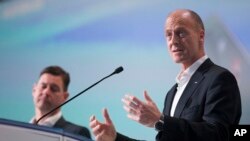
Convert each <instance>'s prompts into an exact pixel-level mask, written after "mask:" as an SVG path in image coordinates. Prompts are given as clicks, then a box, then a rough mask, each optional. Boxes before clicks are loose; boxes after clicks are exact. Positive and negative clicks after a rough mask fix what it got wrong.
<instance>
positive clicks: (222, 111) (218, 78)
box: [90, 9, 241, 141]
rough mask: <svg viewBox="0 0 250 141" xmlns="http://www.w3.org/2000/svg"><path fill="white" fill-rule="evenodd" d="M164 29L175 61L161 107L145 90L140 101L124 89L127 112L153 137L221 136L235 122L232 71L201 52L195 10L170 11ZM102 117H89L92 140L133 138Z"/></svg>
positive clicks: (193, 140) (190, 140)
mask: <svg viewBox="0 0 250 141" xmlns="http://www.w3.org/2000/svg"><path fill="white" fill-rule="evenodd" d="M165 35H166V40H167V44H168V50H169V53H170V55H171V57H172V58H173V60H174V62H176V63H179V64H180V65H181V71H180V73H179V74H178V75H177V77H176V84H175V85H174V86H173V87H172V88H171V89H170V91H169V92H168V93H167V96H166V99H165V105H164V109H163V112H162V113H161V112H160V111H159V110H158V108H157V106H156V104H155V103H154V102H153V100H152V99H151V98H150V97H149V95H148V94H147V92H146V91H145V92H144V97H145V101H141V100H139V99H138V98H136V97H135V96H132V95H126V96H125V97H124V98H123V99H122V101H123V103H124V109H125V110H126V111H127V112H128V117H129V118H130V119H132V120H135V121H137V122H138V123H141V124H143V125H145V126H147V127H152V128H155V129H156V130H157V131H158V134H157V135H156V140H157V141H210V140H212V141H227V140H228V138H229V126H230V125H234V124H238V123H239V120H240V117H241V99H240V92H239V88H238V84H237V81H236V79H235V77H234V76H233V75H232V74H231V73H230V72H229V71H228V70H226V69H224V68H222V67H220V66H217V65H215V64H214V63H213V62H212V61H211V60H210V59H209V58H208V56H207V55H206V54H205V51H204V39H205V38H204V37H205V29H204V25H203V22H202V20H201V18H200V17H199V15H198V14H197V13H195V12H194V11H191V10H188V9H179V10H176V11H173V12H171V13H170V14H169V15H168V17H167V20H166V25H165ZM103 116H104V118H105V122H104V123H101V122H99V121H98V120H97V119H96V118H95V117H94V116H92V117H91V118H90V127H91V128H92V132H93V134H94V136H95V138H96V140H97V141H136V140H135V139H131V138H129V137H126V136H124V135H122V134H120V133H117V132H116V130H115V127H114V125H113V123H112V121H111V119H110V117H109V114H108V112H107V110H106V109H105V110H104V112H103Z"/></svg>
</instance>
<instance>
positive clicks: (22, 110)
mask: <svg viewBox="0 0 250 141" xmlns="http://www.w3.org/2000/svg"><path fill="white" fill-rule="evenodd" d="M249 5H250V3H249V2H248V1H247V0H239V1H236V0H219V1H218V0H209V1H202V0H200V1H194V0H155V1H146V0H126V1H121V0H120V1H118V0H105V1H104V0H103V1H100V0H99V1H98V0H91V1H87V0H70V1H69V0H53V1H52V0H9V1H8V0H2V1H0V88H1V89H0V118H6V119H12V120H17V121H24V122H28V121H29V120H30V119H31V117H32V116H33V115H34V108H33V100H32V95H31V91H32V86H33V84H34V83H35V82H36V81H37V79H38V75H39V73H40V71H41V69H43V68H44V67H46V66H48V65H60V66H62V67H63V68H65V69H66V70H67V71H68V72H70V74H71V84H70V87H69V92H70V93H71V96H74V95H75V94H77V93H79V92H80V91H82V90H83V89H85V88H87V87H88V86H90V85H92V84H93V83H95V82H96V81H98V80H99V79H101V78H102V77H104V76H106V75H108V74H110V73H111V72H113V70H114V69H115V68H117V67H118V66H123V67H124V71H123V72H122V73H121V74H118V75H115V76H113V77H111V78H109V79H107V80H105V81H104V82H102V83H100V84H99V85H97V86H96V87H94V88H92V89H90V90H89V91H87V92H86V93H84V94H83V95H81V96H80V97H78V98H77V99H75V100H74V101H72V102H70V103H68V104H67V105H65V106H64V107H63V113H64V116H65V117H66V118H67V119H68V120H70V121H72V122H75V123H77V124H80V125H84V126H86V127H88V124H89V117H90V116H91V115H93V114H94V115H96V116H97V118H98V119H100V120H101V121H103V118H102V114H101V110H102V109H103V108H104V107H106V108H108V110H109V113H110V116H111V117H112V119H113V122H114V124H115V126H116V129H117V130H118V131H119V132H121V133H124V134H126V135H128V136H130V137H133V138H138V139H145V140H154V137H155V135H156V132H155V131H154V129H152V128H145V127H144V126H142V125H140V124H138V123H136V122H134V121H132V120H129V119H128V118H127V117H126V112H125V111H124V110H123V108H122V102H121V98H122V97H123V96H124V95H125V94H127V93H130V94H133V95H136V96H137V97H139V98H140V99H143V91H144V90H148V92H149V94H150V96H151V97H152V99H153V100H154V101H155V102H156V103H157V105H158V107H159V109H162V108H163V102H164V98H165V95H166V93H167V91H168V90H169V89H170V88H171V87H172V85H173V84H174V83H175V76H176V75H177V74H178V72H179V69H180V68H179V65H176V64H175V63H173V61H172V59H171V58H170V57H169V54H168V52H167V45H166V41H165V39H164V23H165V18H166V16H167V14H168V13H169V12H170V11H172V10H174V9H177V8H188V9H192V10H194V11H196V12H197V13H199V14H200V16H201V17H202V19H203V21H204V23H205V27H206V47H205V48H206V50H207V54H208V56H209V57H210V58H211V59H212V60H213V61H214V62H216V63H217V64H219V65H222V66H224V67H226V68H228V69H230V70H231V71H232V72H233V73H234V75H235V76H236V78H237V80H238V83H239V86H240V90H241V97H242V106H243V114H242V118H241V124H249V123H250V119H249V116H250V110H249V108H248V107H249V106H250V105H249V100H250V97H249V91H250V88H249V83H250V82H249V81H250V77H249V70H250V62H249V61H250V59H249V51H250V40H249V33H250V28H249V25H250V16H249V13H248V10H249V8H250V6H249Z"/></svg>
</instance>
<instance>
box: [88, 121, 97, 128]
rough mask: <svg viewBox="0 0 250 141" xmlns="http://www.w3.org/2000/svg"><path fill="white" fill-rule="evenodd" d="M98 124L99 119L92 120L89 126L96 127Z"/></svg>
mask: <svg viewBox="0 0 250 141" xmlns="http://www.w3.org/2000/svg"><path fill="white" fill-rule="evenodd" d="M97 125H98V122H97V120H92V121H91V122H90V123H89V127H91V128H94V127H96V126H97Z"/></svg>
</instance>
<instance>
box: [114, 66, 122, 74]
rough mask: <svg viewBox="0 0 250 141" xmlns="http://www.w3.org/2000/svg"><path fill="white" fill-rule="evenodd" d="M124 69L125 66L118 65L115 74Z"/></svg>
mask: <svg viewBox="0 0 250 141" xmlns="http://www.w3.org/2000/svg"><path fill="white" fill-rule="evenodd" d="M122 71H123V67H122V66H120V67H118V68H117V69H115V71H114V74H117V73H120V72H122Z"/></svg>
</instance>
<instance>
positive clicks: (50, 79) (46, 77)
mask: <svg viewBox="0 0 250 141" xmlns="http://www.w3.org/2000/svg"><path fill="white" fill-rule="evenodd" d="M38 83H46V84H56V85H58V86H60V87H61V86H63V81H62V78H61V77H60V76H55V75H51V74H48V73H44V74H42V75H41V76H40V79H39V81H38Z"/></svg>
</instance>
